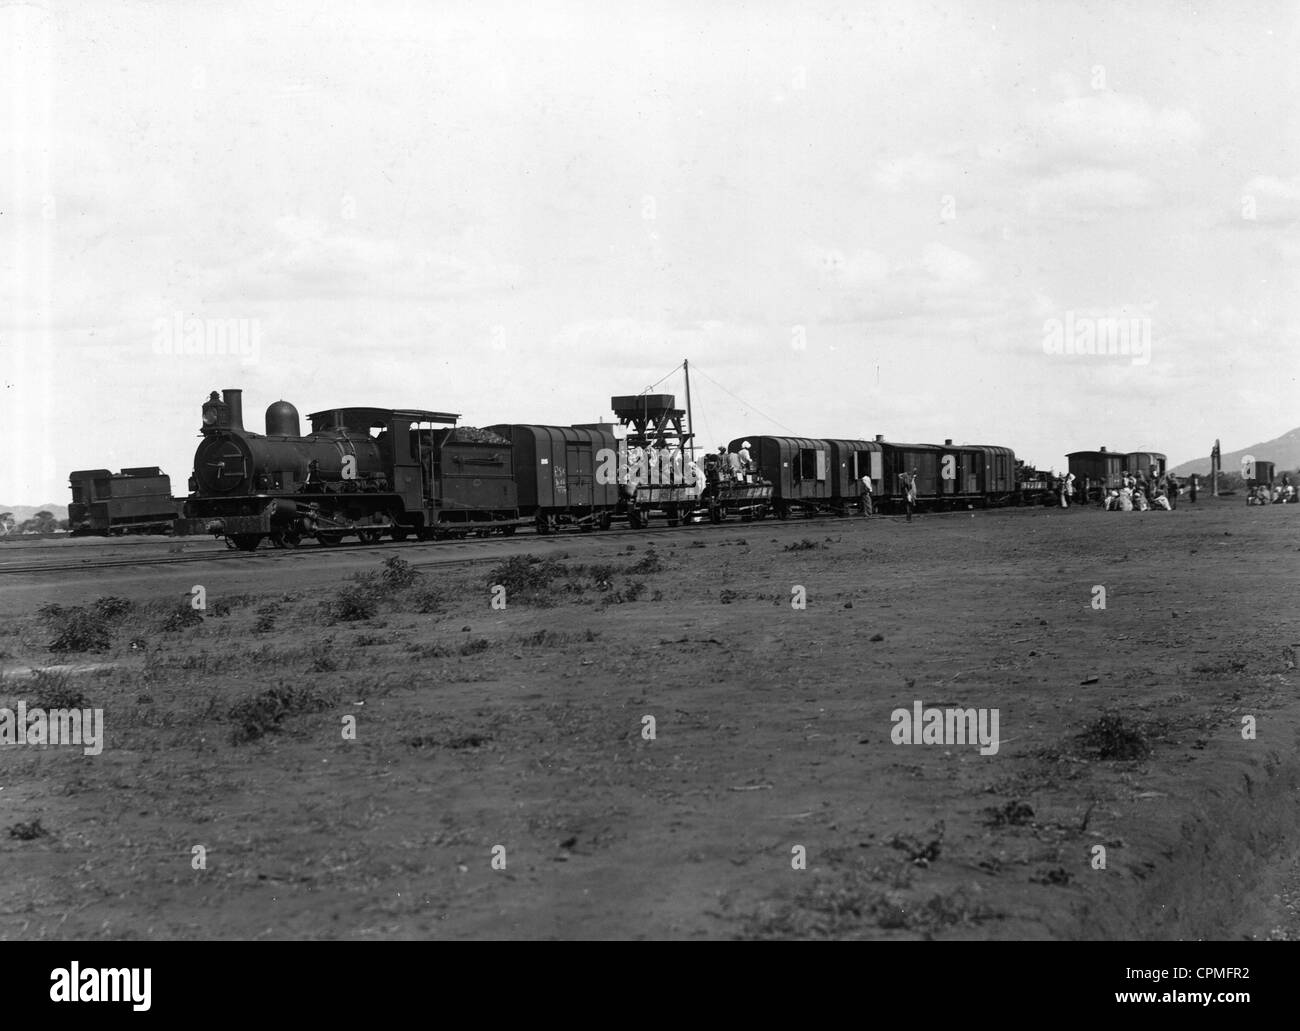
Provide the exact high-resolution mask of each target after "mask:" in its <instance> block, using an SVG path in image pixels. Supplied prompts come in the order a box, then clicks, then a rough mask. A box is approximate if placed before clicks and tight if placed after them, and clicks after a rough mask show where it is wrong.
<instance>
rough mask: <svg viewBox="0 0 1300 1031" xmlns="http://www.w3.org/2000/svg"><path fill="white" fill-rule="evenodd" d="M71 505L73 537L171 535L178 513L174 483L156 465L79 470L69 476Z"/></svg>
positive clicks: (70, 514) (69, 524)
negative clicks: (87, 535) (115, 471)
mask: <svg viewBox="0 0 1300 1031" xmlns="http://www.w3.org/2000/svg"><path fill="white" fill-rule="evenodd" d="M68 485H69V487H70V488H71V490H72V503H71V504H70V505H68V528H69V530H70V531H71V532H72V534H73V535H74V536H82V535H86V534H99V535H101V536H105V537H107V536H120V535H122V534H127V533H169V532H171V529H172V524H173V523H174V522H175V520H176V517H177V515H178V514H179V506H178V503H177V501H176V499H175V498H173V497H172V481H171V477H169V476H168V475H167V474H166V473H164V472H163V471H162V470H161V469H159V468H158V466H156V465H150V466H138V467H135V468H129V469H123V470H122V471H121V472H119V473H113V472H110V471H109V470H108V469H78V470H76V471H74V472H71V473H69V474H68Z"/></svg>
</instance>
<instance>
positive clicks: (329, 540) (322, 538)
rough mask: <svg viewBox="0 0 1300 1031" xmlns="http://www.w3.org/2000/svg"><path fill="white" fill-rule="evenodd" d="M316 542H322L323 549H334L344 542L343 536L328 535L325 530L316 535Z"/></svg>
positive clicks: (336, 534) (338, 534) (339, 534)
mask: <svg viewBox="0 0 1300 1031" xmlns="http://www.w3.org/2000/svg"><path fill="white" fill-rule="evenodd" d="M316 540H317V541H319V542H320V545H321V547H324V548H332V547H334V545H336V544H338V543H339V542H340V541H341V540H343V534H341V533H327V532H326V531H325V530H320V531H318V532H317V534H316Z"/></svg>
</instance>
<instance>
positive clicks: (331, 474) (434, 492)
mask: <svg viewBox="0 0 1300 1031" xmlns="http://www.w3.org/2000/svg"><path fill="white" fill-rule="evenodd" d="M458 418H459V416H458V415H455V414H452V413H449V412H429V411H423V410H417V409H390V408H364V407H357V408H335V409H328V410H326V411H321V412H313V413H312V414H311V415H309V416H308V419H309V420H310V421H311V432H309V433H308V434H307V435H306V436H302V435H300V433H299V425H298V410H297V409H296V408H295V407H294V406H293V405H291V404H289V403H288V402H287V401H277V402H275V403H274V404H272V405H271V406H270V407H269V408H267V410H266V433H265V435H263V434H259V433H254V432H252V431H251V430H247V429H245V428H244V424H243V405H242V392H241V391H239V390H233V389H232V390H226V391H224V394H223V396H221V397H219V396H218V395H217V393H216V391H213V393H212V394H211V396H210V397H209V398H208V400H207V401H205V402H204V404H203V425H202V426H201V427H200V430H201V433H202V435H203V440H202V441H201V442H200V443H199V446H198V450H197V451H195V453H194V474H193V476H191V477H190V484H189V486H190V497H189V498H188V499H187V500H186V502H185V516H184V518H182V519H180V520H178V521H177V525H176V532H177V533H178V534H179V533H211V534H215V535H216V536H219V537H225V538H226V540H227V542H228V543H229V544H230V546H231V547H235V548H240V549H243V550H245V551H251V550H253V549H254V548H256V547H257V546H258V544H259V543H261V541H262V540H263V539H264V538H265V539H269V540H270V541H271V542H272V543H273V544H274V545H275V546H276V547H282V548H284V547H296V546H297V545H298V543H299V542H300V541H301V540H302V539H303V538H304V537H315V538H316V539H317V540H318V541H319V542H320V543H321V544H323V545H333V544H337V543H338V542H339V541H341V540H342V539H343V538H344V537H347V536H350V535H353V536H356V537H358V538H360V539H361V540H362V541H364V542H374V541H377V540H378V539H379V538H380V537H381V536H383V535H388V536H391V537H392V538H393V539H394V540H402V539H404V538H406V537H407V536H410V535H411V534H416V535H418V536H420V537H421V538H424V539H432V538H436V537H442V536H465V535H467V534H470V533H475V534H487V533H491V532H497V531H499V532H502V533H507V534H509V533H513V532H514V531H515V529H516V527H517V526H518V525H520V523H521V522H522V520H520V518H519V510H518V503H517V498H516V488H515V481H514V478H513V476H512V473H511V448H510V442H509V441H507V440H505V439H504V438H502V437H500V436H499V435H497V434H495V433H492V432H490V431H486V430H476V429H471V428H468V427H457V426H456V420H457V419H458Z"/></svg>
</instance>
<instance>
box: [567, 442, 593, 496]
mask: <svg viewBox="0 0 1300 1031" xmlns="http://www.w3.org/2000/svg"><path fill="white" fill-rule="evenodd" d="M591 463H592V453H591V448H590V447H587V446H585V445H583V444H582V443H581V442H579V441H574V440H566V441H565V443H564V467H565V469H566V470H567V471H568V485H569V504H570V505H578V506H580V507H586V506H588V505H590V504H591V503H592V498H591V487H592V484H593V483H595V470H594V469H593V467H592V464H591Z"/></svg>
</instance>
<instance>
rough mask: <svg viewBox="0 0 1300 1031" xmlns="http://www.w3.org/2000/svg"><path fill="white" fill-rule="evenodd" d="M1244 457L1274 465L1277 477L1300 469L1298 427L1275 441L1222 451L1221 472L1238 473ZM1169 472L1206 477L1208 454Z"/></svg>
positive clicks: (1207, 472)
mask: <svg viewBox="0 0 1300 1031" xmlns="http://www.w3.org/2000/svg"><path fill="white" fill-rule="evenodd" d="M1245 455H1254V456H1255V458H1256V460H1257V461H1260V462H1273V463H1275V464H1276V465H1277V471H1278V475H1281V474H1282V473H1283V472H1290V471H1291V470H1293V469H1300V427H1297V428H1296V429H1294V430H1292V431H1291V432H1290V433H1284V434H1282V436H1280V437H1278V438H1277V439H1276V440H1268V441H1265V442H1264V443H1262V444H1252V445H1251V446H1250V447H1244V448H1241V449H1240V450H1239V451H1224V452H1223V456H1222V458H1223V461H1222V468H1223V471H1224V472H1225V473H1240V472H1241V459H1242V457H1243V456H1245ZM1170 472H1172V473H1173V474H1174V475H1175V476H1190V475H1191V474H1192V473H1200V474H1201V475H1202V476H1208V475H1209V472H1210V456H1209V453H1208V452H1207V453H1206V455H1205V457H1204V458H1197V459H1194V460H1193V461H1191V462H1184V463H1183V464H1182V465H1178V466H1175V467H1174V468H1173V469H1171V470H1170Z"/></svg>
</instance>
